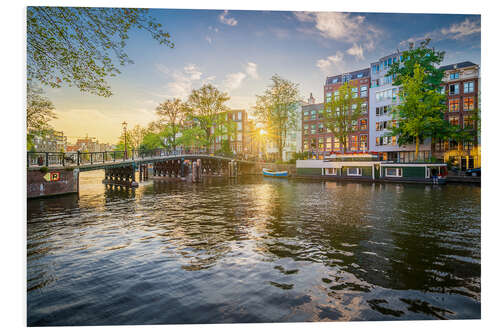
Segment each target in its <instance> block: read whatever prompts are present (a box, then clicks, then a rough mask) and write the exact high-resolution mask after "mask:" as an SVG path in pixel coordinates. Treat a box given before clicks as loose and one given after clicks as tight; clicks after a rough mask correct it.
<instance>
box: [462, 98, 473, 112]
mask: <svg viewBox="0 0 500 333" xmlns="http://www.w3.org/2000/svg"><path fill="white" fill-rule="evenodd" d="M471 110H474V97H465V98H464V111H471Z"/></svg>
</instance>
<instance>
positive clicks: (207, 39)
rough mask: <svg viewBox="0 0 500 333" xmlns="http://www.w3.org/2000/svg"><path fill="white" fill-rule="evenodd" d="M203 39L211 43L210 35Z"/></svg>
mask: <svg viewBox="0 0 500 333" xmlns="http://www.w3.org/2000/svg"><path fill="white" fill-rule="evenodd" d="M205 40H206V41H207V42H208V44H212V37H210V36H206V37H205Z"/></svg>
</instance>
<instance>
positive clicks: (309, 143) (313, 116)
mask: <svg viewBox="0 0 500 333" xmlns="http://www.w3.org/2000/svg"><path fill="white" fill-rule="evenodd" d="M346 82H349V83H350V84H351V85H352V86H353V88H352V92H353V95H354V96H355V97H360V98H361V99H362V100H363V102H362V104H361V110H362V112H363V114H362V115H361V116H360V117H359V119H358V120H357V123H356V127H355V128H356V131H354V132H353V133H351V135H349V138H348V144H347V147H345V150H344V151H345V152H346V153H351V152H366V151H368V150H369V146H368V142H369V131H368V124H369V112H368V110H369V90H370V69H369V68H365V69H362V70H358V71H353V72H349V73H344V74H341V75H336V76H329V77H327V78H326V82H325V86H324V101H325V104H326V103H329V102H330V101H331V99H332V98H335V96H336V95H338V89H339V88H340V87H341V86H342V85H343V84H344V83H346ZM302 110H303V111H302V119H303V121H302V124H303V125H302V147H303V151H310V152H312V153H314V154H315V155H316V156H318V158H323V157H324V156H328V155H330V154H331V153H332V152H341V151H342V147H341V144H340V142H339V139H338V138H335V137H334V136H333V134H332V133H331V132H330V131H329V130H328V129H327V127H326V125H325V123H324V116H323V112H324V111H323V104H313V105H306V106H304V107H303V108H302Z"/></svg>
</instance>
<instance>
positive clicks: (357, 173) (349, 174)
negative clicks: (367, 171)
mask: <svg viewBox="0 0 500 333" xmlns="http://www.w3.org/2000/svg"><path fill="white" fill-rule="evenodd" d="M351 169H355V170H356V173H350V171H351ZM347 175H348V176H361V175H362V172H361V168H347Z"/></svg>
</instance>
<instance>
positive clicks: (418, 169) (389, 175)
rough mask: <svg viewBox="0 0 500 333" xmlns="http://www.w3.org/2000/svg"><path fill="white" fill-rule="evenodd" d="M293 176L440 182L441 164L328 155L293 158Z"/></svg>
mask: <svg viewBox="0 0 500 333" xmlns="http://www.w3.org/2000/svg"><path fill="white" fill-rule="evenodd" d="M296 167H297V177H299V178H302V177H303V178H321V179H332V180H335V179H337V180H362V181H373V182H406V183H429V184H433V183H434V184H436V183H438V184H444V183H445V182H446V176H447V173H448V172H447V166H446V164H444V163H425V162H422V163H421V162H414V163H397V162H393V161H381V160H379V157H378V155H372V154H358V155H354V154H342V155H331V156H330V157H327V158H325V159H323V160H297V162H296Z"/></svg>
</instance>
